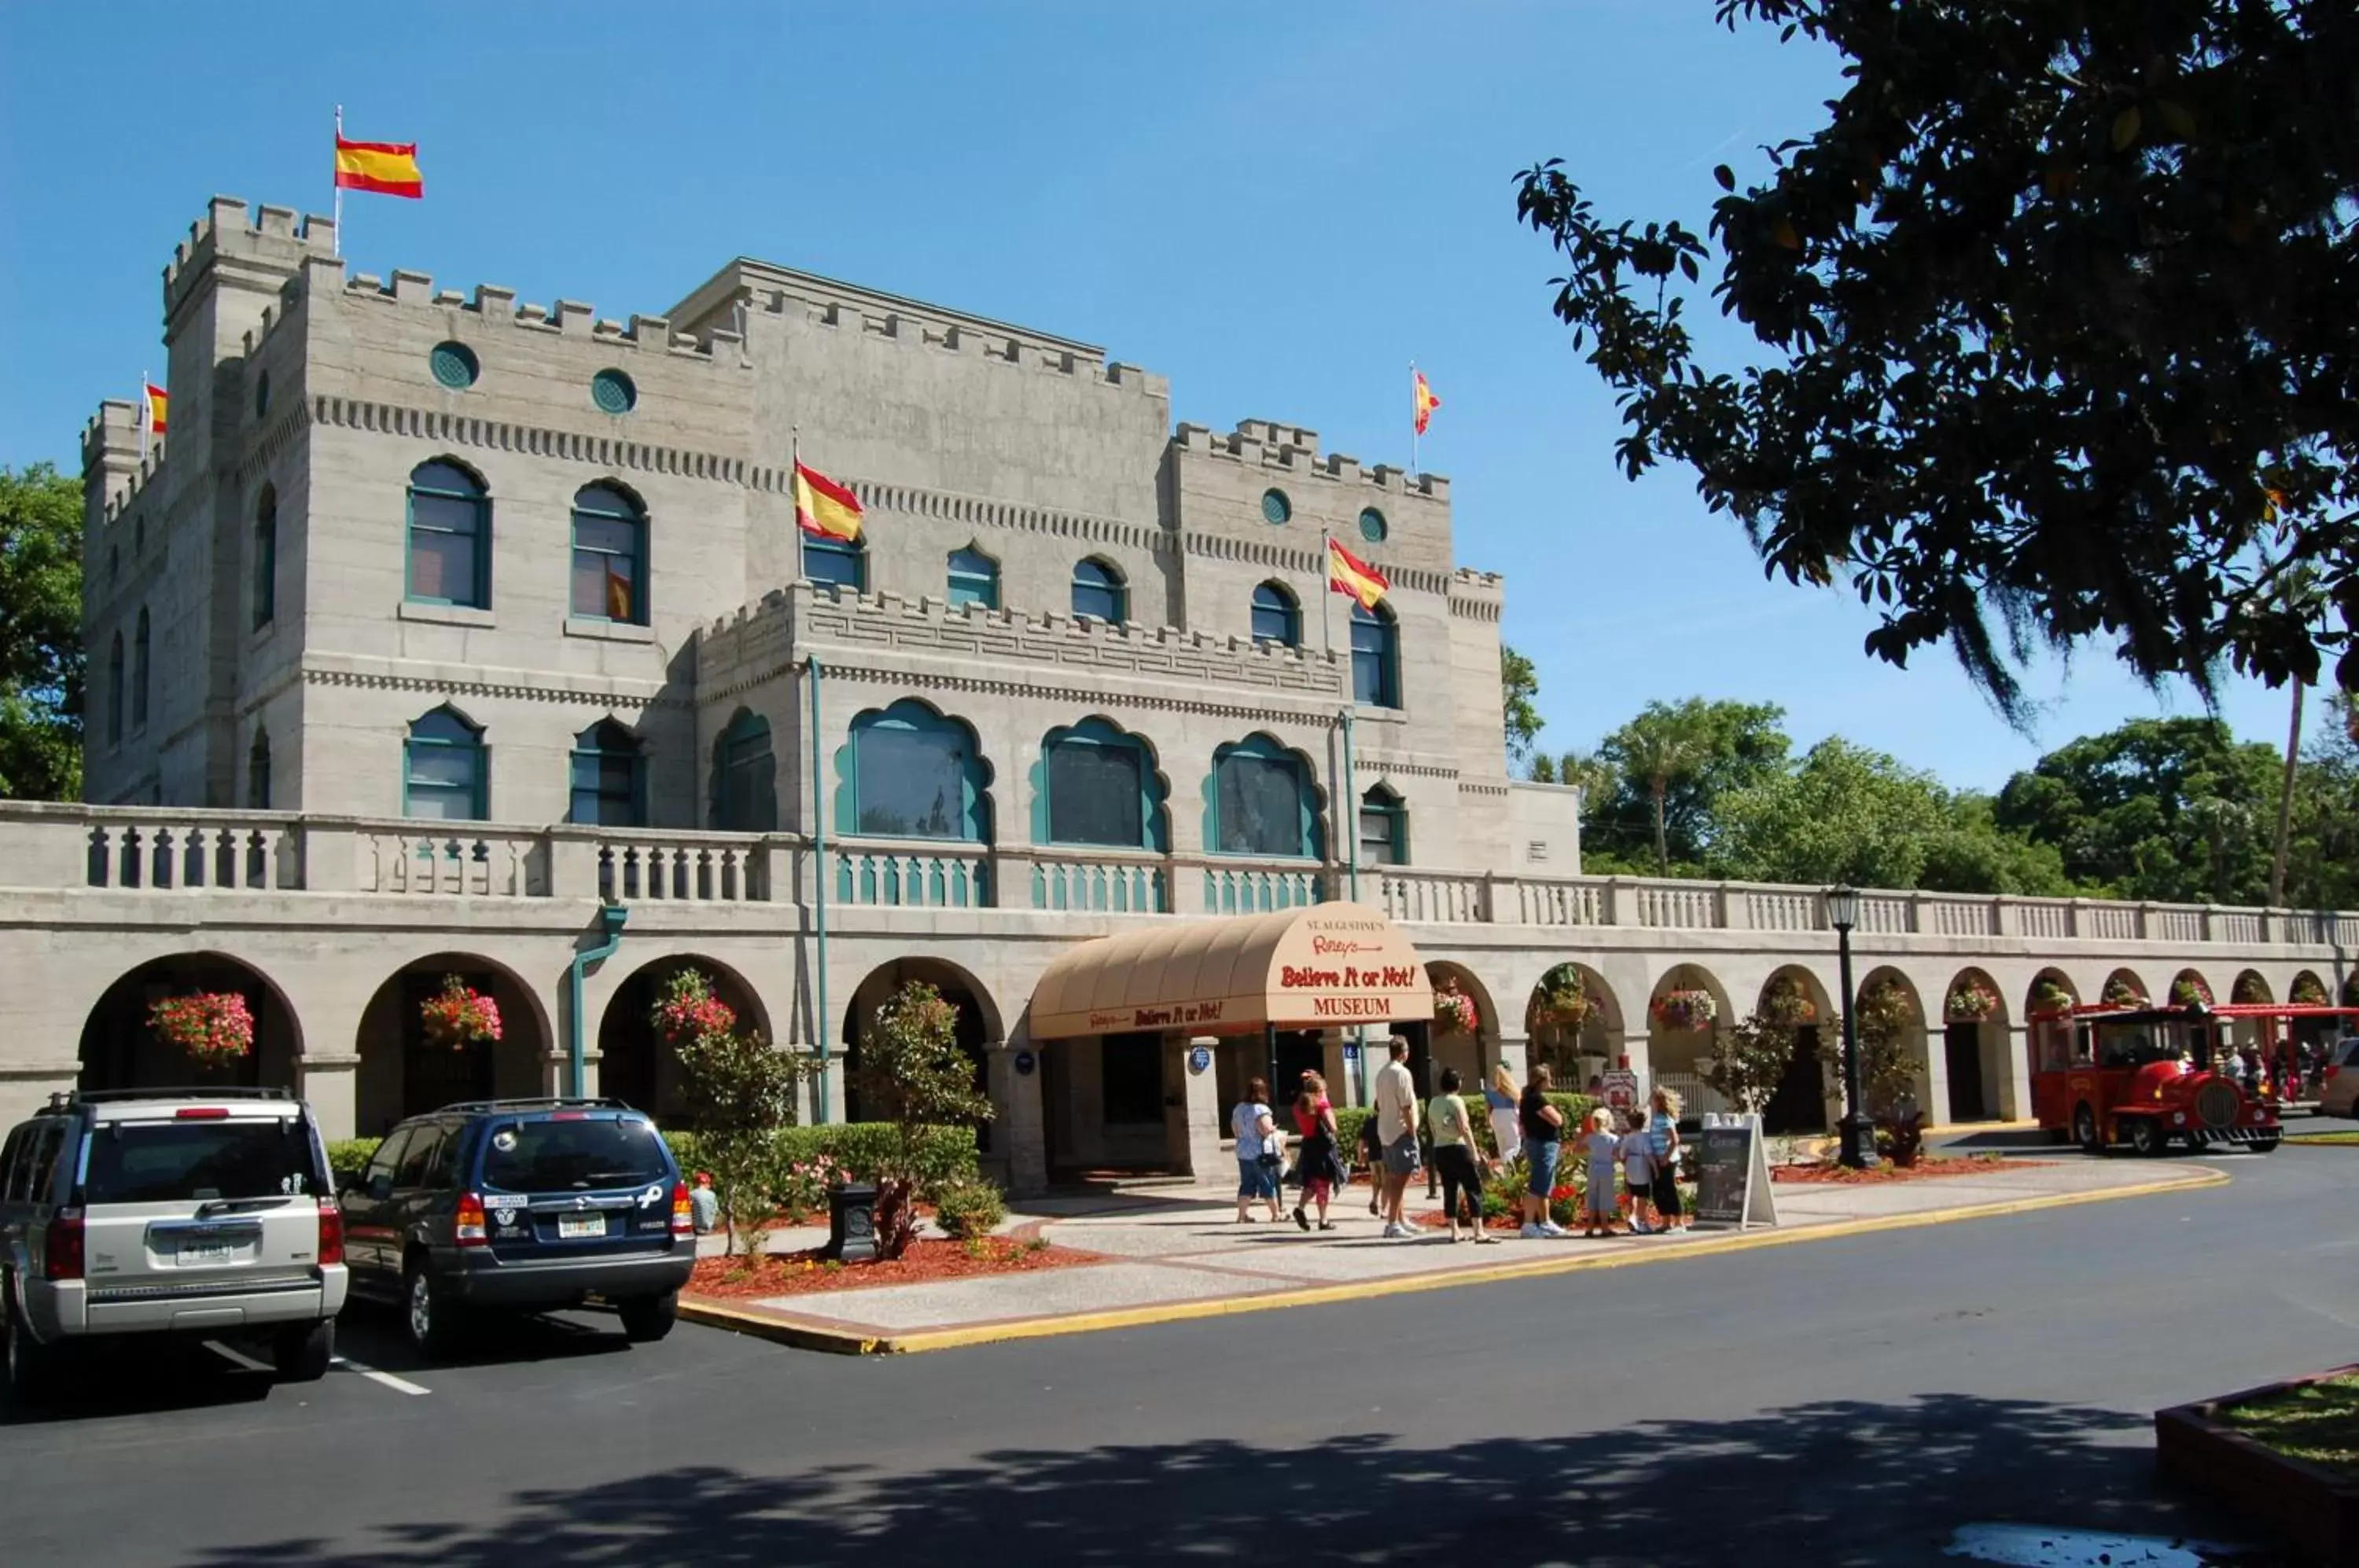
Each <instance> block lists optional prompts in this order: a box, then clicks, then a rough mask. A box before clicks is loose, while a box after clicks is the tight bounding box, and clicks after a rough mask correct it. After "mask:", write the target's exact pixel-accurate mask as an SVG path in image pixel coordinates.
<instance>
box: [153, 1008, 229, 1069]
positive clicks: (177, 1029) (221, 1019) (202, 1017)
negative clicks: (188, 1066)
mask: <svg viewBox="0 0 2359 1568" xmlns="http://www.w3.org/2000/svg"><path fill="white" fill-rule="evenodd" d="M147 1025H148V1027H149V1028H150V1029H154V1030H155V1031H156V1038H157V1039H158V1040H162V1041H164V1043H166V1044H167V1045H171V1046H177V1047H178V1048H179V1049H180V1050H181V1051H186V1052H188V1054H189V1060H190V1061H191V1062H201V1063H203V1064H205V1065H207V1066H211V1065H213V1064H215V1063H217V1062H237V1061H241V1060H243V1059H244V1058H245V1056H247V1055H248V1054H250V1053H251V1052H252V1051H253V1050H254V1014H253V1013H252V1012H251V1011H250V1010H249V1009H248V1008H247V1007H246V1005H245V997H244V996H239V995H238V994H237V993H236V992H234V991H200V992H198V993H197V994H196V995H194V996H167V997H166V998H164V1000H162V1001H160V1002H158V1003H157V1004H155V1005H154V1006H153V1007H149V1008H148V1009H147Z"/></svg>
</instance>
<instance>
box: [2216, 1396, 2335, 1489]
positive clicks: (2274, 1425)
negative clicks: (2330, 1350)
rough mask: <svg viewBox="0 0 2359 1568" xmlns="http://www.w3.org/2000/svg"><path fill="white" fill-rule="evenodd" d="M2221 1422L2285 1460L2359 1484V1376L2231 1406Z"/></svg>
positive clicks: (2222, 1411)
mask: <svg viewBox="0 0 2359 1568" xmlns="http://www.w3.org/2000/svg"><path fill="white" fill-rule="evenodd" d="M2219 1419H2220V1421H2222V1422H2223V1424H2224V1425H2227V1426H2231V1427H2234V1429H2235V1430H2236V1431H2238V1432H2243V1433H2244V1434H2245V1436H2246V1437H2249V1438H2252V1439H2253V1440H2254V1441H2255V1442H2256V1443H2264V1444H2266V1445H2267V1446H2268V1447H2270V1448H2273V1449H2275V1450H2276V1451H2277V1453H2279V1454H2284V1455H2286V1456H2287V1457H2288V1458H2290V1459H2303V1460H2308V1461H2309V1462H2310V1464H2312V1465H2326V1466H2328V1467H2329V1468H2331V1469H2334V1470H2338V1471H2341V1472H2342V1473H2343V1475H2346V1476H2350V1477H2354V1478H2359V1374H2353V1375H2346V1376H2343V1377H2329V1378H2327V1379H2326V1380H2325V1381H2323V1382H2319V1383H2305V1384H2303V1385H2302V1386H2301V1387H2300V1388H2288V1389H2285V1390H2284V1391H2282V1392H2280V1393H2276V1394H2272V1395H2270V1396H2269V1397H2268V1398H2267V1399H2254V1400H2251V1401H2250V1402H2248V1403H2245V1404H2241V1405H2230V1406H2228V1407H2227V1408H2226V1409H2224V1410H2221V1411H2220V1412H2219Z"/></svg>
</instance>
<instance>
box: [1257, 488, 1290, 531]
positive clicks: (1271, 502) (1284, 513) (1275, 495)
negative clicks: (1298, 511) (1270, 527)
mask: <svg viewBox="0 0 2359 1568" xmlns="http://www.w3.org/2000/svg"><path fill="white" fill-rule="evenodd" d="M1261 515H1262V516H1263V517H1265V518H1266V519H1268V520H1269V521H1270V522H1273V523H1283V522H1286V521H1288V520H1289V519H1290V518H1292V517H1293V516H1294V503H1293V502H1291V501H1289V500H1288V499H1287V498H1286V492H1285V491H1283V490H1265V491H1263V492H1262V493H1261Z"/></svg>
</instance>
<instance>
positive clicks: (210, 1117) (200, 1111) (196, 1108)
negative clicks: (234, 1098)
mask: <svg viewBox="0 0 2359 1568" xmlns="http://www.w3.org/2000/svg"><path fill="white" fill-rule="evenodd" d="M172 1119H173V1120H174V1121H176V1122H221V1121H227V1120H228V1119H229V1107H228V1106H227V1105H182V1106H181V1107H180V1108H179V1110H177V1111H174V1112H173V1113H172Z"/></svg>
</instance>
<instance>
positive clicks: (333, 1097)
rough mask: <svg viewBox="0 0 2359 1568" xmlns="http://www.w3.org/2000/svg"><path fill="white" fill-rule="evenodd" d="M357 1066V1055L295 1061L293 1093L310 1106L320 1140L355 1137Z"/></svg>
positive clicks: (356, 1121)
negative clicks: (318, 1125)
mask: <svg viewBox="0 0 2359 1568" xmlns="http://www.w3.org/2000/svg"><path fill="white" fill-rule="evenodd" d="M360 1065H361V1059H360V1057H359V1055H358V1054H357V1053H346V1054H343V1055H337V1056H299V1057H297V1058H296V1059H295V1074H296V1078H295V1083H296V1091H295V1092H296V1093H297V1094H301V1095H302V1096H303V1098H304V1100H305V1101H306V1102H307V1103H308V1104H309V1105H310V1107H311V1115H312V1116H313V1117H314V1118H315V1119H317V1120H318V1122H319V1124H320V1136H321V1138H328V1139H331V1140H333V1139H335V1138H353V1137H356V1136H358V1133H359V1128H360V1109H359V1095H358V1087H359V1073H360Z"/></svg>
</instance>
